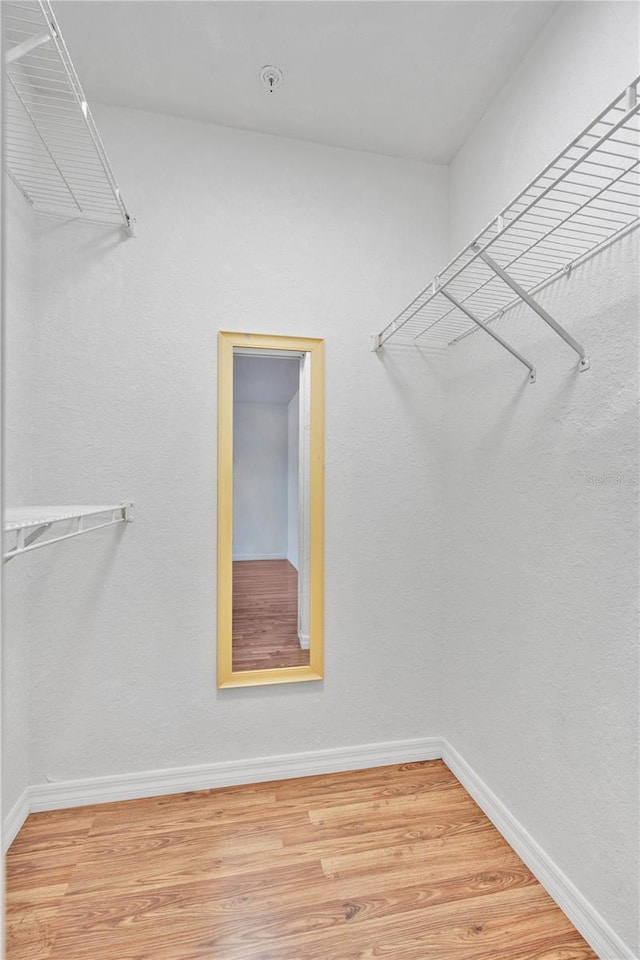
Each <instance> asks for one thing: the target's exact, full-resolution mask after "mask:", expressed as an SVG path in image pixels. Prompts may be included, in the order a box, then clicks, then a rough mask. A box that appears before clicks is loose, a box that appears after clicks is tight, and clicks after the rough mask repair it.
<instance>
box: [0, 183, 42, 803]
mask: <svg viewBox="0 0 640 960" xmlns="http://www.w3.org/2000/svg"><path fill="white" fill-rule="evenodd" d="M5 201H6V211H5V238H6V260H5V265H4V266H5V289H4V296H5V310H4V344H3V346H4V353H5V357H7V358H8V359H7V361H6V362H5V364H4V391H3V394H4V397H3V399H4V425H5V430H4V499H5V503H7V504H10V505H12V506H19V505H22V504H25V503H29V500H30V497H31V483H30V475H31V456H32V451H33V436H32V432H31V431H32V416H31V396H32V393H33V380H32V377H33V357H34V354H35V331H36V318H35V313H36V304H35V294H34V290H35V283H34V280H35V275H36V265H35V262H34V258H33V242H34V236H35V223H34V217H33V213H32V211H31V209H30V208H29V207H28V206H27V204H26V203H25V201H24V199H23V198H22V197H21V196H20V195H19V194H18V191H17V190H16V189H15V187H14V186H13V184H12V183H11V182H9V181H7V183H6V186H5ZM20 559H24V558H19V559H16V560H13V561H10V562H9V563H8V564H4V570H3V577H4V597H3V644H2V658H3V662H2V668H3V683H2V686H3V689H2V721H3V723H2V735H3V736H2V810H3V815H5V816H6V814H7V813H8V812H9V810H10V809H11V807H12V806H13V804H14V803H15V802H16V800H17V799H18V798H19V797H20V795H21V794H22V792H23V790H24V789H25V787H26V786H27V785H28V783H29V763H28V756H29V752H28V722H29V703H28V698H29V689H28V688H29V630H28V610H29V583H30V577H31V573H32V572H33V569H35V565H32V567H31V569H29V565H27V566H26V567H25V566H23V565H22V564H21V563H20Z"/></svg>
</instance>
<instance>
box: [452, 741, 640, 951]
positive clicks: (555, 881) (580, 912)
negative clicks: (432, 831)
mask: <svg viewBox="0 0 640 960" xmlns="http://www.w3.org/2000/svg"><path fill="white" fill-rule="evenodd" d="M442 759H443V760H444V762H445V763H446V765H447V766H448V767H449V769H450V770H451V772H452V773H453V775H454V776H455V777H456V778H457V779H458V780H459V781H460V783H461V784H462V786H463V787H464V788H465V790H466V791H467V793H469V794H470V796H472V797H473V799H474V800H475V802H476V803H477V804H478V806H479V807H480V809H481V810H482V811H483V813H485V814H486V815H487V817H488V818H489V820H491V822H492V824H493V825H494V827H496V828H497V830H498V831H499V832H500V833H501V834H502V836H503V837H504V838H505V840H506V841H507V843H508V844H509V846H510V847H511V848H512V849H513V850H515V852H516V853H517V854H518V856H519V857H520V859H521V860H523V861H524V863H526V865H527V866H528V867H529V869H530V870H531V872H532V873H533V875H534V876H535V877H536V879H538V880H539V881H540V883H541V884H542V886H543V887H544V888H545V890H546V891H547V893H548V894H549V896H551V897H552V898H553V899H554V900H555V902H556V903H557V904H558V906H559V907H560V909H561V910H562V911H563V912H564V913H565V914H566V915H567V917H568V918H569V920H570V921H571V922H572V924H573V925H574V927H575V928H576V929H577V930H578V931H579V933H581V934H582V936H583V937H584V939H585V940H586V941H587V943H588V944H589V945H590V946H591V948H592V949H593V950H594V951H595V952H596V953H597V955H598V957H599V958H600V960H638V958H637V957H636V955H635V954H634V953H633V952H632V950H630V949H629V947H627V945H626V944H625V943H623V941H622V940H621V939H620V937H619V936H618V935H617V934H616V933H615V932H614V931H613V930H612V929H611V927H610V926H609V925H608V924H607V922H606V921H605V920H604V919H603V918H602V917H601V916H600V914H599V913H598V912H597V910H595V909H594V907H593V906H592V905H591V904H590V903H589V901H588V900H586V898H585V897H583V895H582V894H581V893H580V891H579V890H578V888H577V887H576V886H575V885H574V884H573V883H572V882H571V881H570V880H569V878H568V877H567V876H566V875H565V874H564V873H563V872H562V870H561V869H560V867H559V866H558V865H557V863H555V862H554V861H553V860H552V859H551V857H550V856H548V854H546V853H545V851H544V850H543V849H542V847H541V846H540V845H539V844H538V843H536V841H535V840H534V839H533V837H532V836H531V834H530V833H528V832H527V830H525V828H524V827H523V826H522V824H521V823H520V822H519V821H518V820H516V818H515V817H514V816H513V814H512V813H510V811H509V810H508V809H507V808H506V807H505V805H504V804H503V803H502V802H501V801H500V800H498V798H497V797H496V795H495V794H494V793H493V791H492V790H490V789H489V787H488V786H487V784H486V783H485V782H484V781H483V780H482V779H481V778H480V777H479V776H478V774H477V773H476V772H475V770H473V769H472V768H471V767H470V766H469V764H468V763H467V762H466V761H465V760H463V759H462V757H461V756H460V754H459V753H458V752H457V751H456V750H454V749H453V747H452V746H451V745H450V744H449V742H448V741H447V740H443V749H442Z"/></svg>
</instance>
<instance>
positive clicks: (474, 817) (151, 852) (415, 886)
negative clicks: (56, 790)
mask: <svg viewBox="0 0 640 960" xmlns="http://www.w3.org/2000/svg"><path fill="white" fill-rule="evenodd" d="M7 920H8V924H7V925H8V948H7V954H6V960H373V958H380V957H382V958H384V957H387V958H389V960H596V955H595V954H594V953H593V951H592V950H591V949H590V948H589V947H588V946H587V944H586V943H585V942H584V940H583V939H582V938H581V937H580V935H579V934H578V933H577V931H576V930H575V929H574V928H573V927H572V925H571V923H570V922H569V921H568V920H567V918H566V917H565V916H564V914H563V913H562V912H561V911H560V909H559V908H558V907H557V906H556V905H555V904H554V902H553V901H552V900H551V898H550V897H549V896H548V895H547V894H546V893H545V892H544V890H543V889H542V887H541V886H540V885H539V884H538V882H537V881H536V880H535V879H534V877H533V876H532V874H531V873H530V872H529V870H528V869H527V868H526V867H525V866H524V864H523V863H522V861H521V860H519V858H518V857H517V856H516V855H515V853H514V852H513V851H512V850H511V848H510V847H509V846H508V844H507V843H506V842H505V841H504V840H503V839H502V837H501V836H500V834H499V833H498V832H497V831H496V830H495V828H494V827H493V826H492V825H491V823H490V822H489V821H488V820H487V818H486V817H485V816H484V814H483V813H482V812H481V811H480V809H479V808H478V807H477V806H476V804H475V803H474V802H473V801H472V800H471V798H470V797H469V795H468V794H467V793H466V792H465V790H464V789H463V788H462V787H461V786H460V784H459V783H458V781H457V780H456V779H455V777H454V776H453V775H452V774H451V773H450V772H449V770H448V769H447V768H446V767H445V766H444V764H443V763H442V762H441V761H430V762H426V763H410V764H404V765H401V766H391V767H380V768H376V769H371V770H361V771H358V772H349V773H338V774H331V775H326V776H318V777H307V778H303V779H297V780H285V781H280V782H272V783H264V784H257V785H248V786H242V787H229V788H225V789H220V790H209V791H199V792H196V793H185V794H180V795H176V796H171V797H155V798H152V799H146V800H131V801H128V802H126V803H110V804H104V805H100V806H90V807H81V808H78V809H75V810H58V811H54V812H51V813H37V814H32V815H31V816H30V817H29V818H28V820H27V822H26V824H25V825H24V827H23V828H22V830H21V831H20V834H19V835H18V837H17V839H16V840H15V842H14V844H13V846H12V848H11V850H10V851H9V854H8V857H7Z"/></svg>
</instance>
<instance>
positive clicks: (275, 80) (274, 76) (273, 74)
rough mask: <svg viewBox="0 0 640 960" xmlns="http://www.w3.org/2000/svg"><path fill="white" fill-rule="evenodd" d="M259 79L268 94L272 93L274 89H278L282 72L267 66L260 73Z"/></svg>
mask: <svg viewBox="0 0 640 960" xmlns="http://www.w3.org/2000/svg"><path fill="white" fill-rule="evenodd" d="M260 79H261V80H262V82H263V84H264V85H265V87H266V88H267V90H268V91H269V93H273V91H274V90H275V89H276V87H279V86H280V84H281V83H282V70H280V69H279V68H278V67H272V66H270V65H267V66H266V67H263V68H262V70H261V71H260Z"/></svg>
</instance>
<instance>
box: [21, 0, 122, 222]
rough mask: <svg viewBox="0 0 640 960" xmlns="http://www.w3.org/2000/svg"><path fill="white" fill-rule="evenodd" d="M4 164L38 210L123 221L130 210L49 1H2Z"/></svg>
mask: <svg viewBox="0 0 640 960" xmlns="http://www.w3.org/2000/svg"><path fill="white" fill-rule="evenodd" d="M2 12H3V16H2V25H3V41H4V68H5V73H6V76H7V80H8V83H7V93H6V100H5V131H4V132H5V166H6V170H7V173H8V175H9V177H10V179H11V180H12V182H13V183H14V184H15V185H16V187H17V188H18V190H19V191H20V193H21V194H22V196H23V197H24V198H25V200H26V201H27V202H28V203H29V204H31V206H32V207H33V208H34V209H35V210H37V211H39V212H41V213H47V214H52V215H55V216H63V217H72V218H73V219H82V220H87V221H89V222H94V223H103V224H120V225H122V227H123V228H124V231H125V234H126V235H127V236H133V220H132V218H131V216H130V215H129V212H128V210H127V207H126V205H125V203H124V200H123V198H122V195H121V193H120V190H119V188H118V185H117V183H116V180H115V177H114V174H113V170H112V169H111V165H110V164H109V160H108V158H107V155H106V152H105V149H104V145H103V143H102V140H101V139H100V134H99V133H98V130H97V127H96V125H95V123H94V120H93V117H92V115H91V111H90V109H89V105H88V103H87V99H86V97H85V95H84V92H83V90H82V86H81V85H80V80H79V79H78V75H77V73H76V71H75V68H74V66H73V63H72V61H71V57H70V56H69V51H68V49H67V46H66V44H65V42H64V39H63V37H62V34H61V32H60V27H59V26H58V23H57V21H56V18H55V16H54V13H53V10H52V8H51V3H50V2H49V0H4V2H3V4H2Z"/></svg>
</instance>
